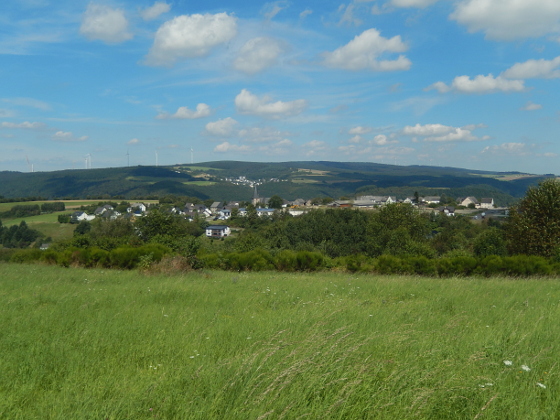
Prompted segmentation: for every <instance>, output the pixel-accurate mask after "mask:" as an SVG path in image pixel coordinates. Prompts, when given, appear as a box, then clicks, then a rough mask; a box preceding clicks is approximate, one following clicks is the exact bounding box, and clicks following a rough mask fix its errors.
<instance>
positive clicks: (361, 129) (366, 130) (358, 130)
mask: <svg viewBox="0 0 560 420" xmlns="http://www.w3.org/2000/svg"><path fill="white" fill-rule="evenodd" d="M371 131H372V128H371V127H362V126H357V127H352V128H351V129H350V130H348V134H352V135H358V136H361V135H364V134H367V133H370V132H371Z"/></svg>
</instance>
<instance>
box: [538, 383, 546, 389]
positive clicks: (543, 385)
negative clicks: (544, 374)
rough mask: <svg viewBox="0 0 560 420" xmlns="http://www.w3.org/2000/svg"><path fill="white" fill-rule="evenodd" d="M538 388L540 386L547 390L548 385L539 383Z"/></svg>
mask: <svg viewBox="0 0 560 420" xmlns="http://www.w3.org/2000/svg"><path fill="white" fill-rule="evenodd" d="M537 386H540V387H541V388H542V389H546V385H545V384H541V383H540V382H537Z"/></svg>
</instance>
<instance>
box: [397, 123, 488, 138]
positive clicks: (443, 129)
mask: <svg viewBox="0 0 560 420" xmlns="http://www.w3.org/2000/svg"><path fill="white" fill-rule="evenodd" d="M484 127H485V126H484V125H482V124H479V125H467V126H464V127H452V126H447V125H443V124H426V125H420V124H416V125H415V126H410V125H407V126H406V127H404V128H403V130H402V134H404V135H405V136H412V137H414V138H416V137H423V140H424V141H425V142H471V141H485V140H489V139H490V136H482V137H477V136H475V135H474V134H472V131H473V130H475V129H477V128H484Z"/></svg>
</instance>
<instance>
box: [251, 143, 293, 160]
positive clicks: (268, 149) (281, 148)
mask: <svg viewBox="0 0 560 420" xmlns="http://www.w3.org/2000/svg"><path fill="white" fill-rule="evenodd" d="M292 145H293V143H292V141H291V140H288V139H284V140H281V141H279V142H277V143H273V144H266V145H263V146H260V147H259V148H258V149H257V151H258V152H260V153H264V154H267V155H272V156H274V155H285V154H288V153H289V152H290V149H291V148H292Z"/></svg>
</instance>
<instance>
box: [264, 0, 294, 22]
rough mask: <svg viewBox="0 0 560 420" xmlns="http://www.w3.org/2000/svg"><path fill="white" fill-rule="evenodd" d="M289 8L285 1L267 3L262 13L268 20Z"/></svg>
mask: <svg viewBox="0 0 560 420" xmlns="http://www.w3.org/2000/svg"><path fill="white" fill-rule="evenodd" d="M287 7H288V2H287V1H285V0H281V1H275V2H272V3H266V4H265V5H264V7H263V8H262V11H261V13H262V14H263V16H264V17H265V19H267V20H271V19H273V18H274V17H275V16H276V15H277V14H278V13H280V12H281V11H282V10H284V9H286V8H287Z"/></svg>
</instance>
